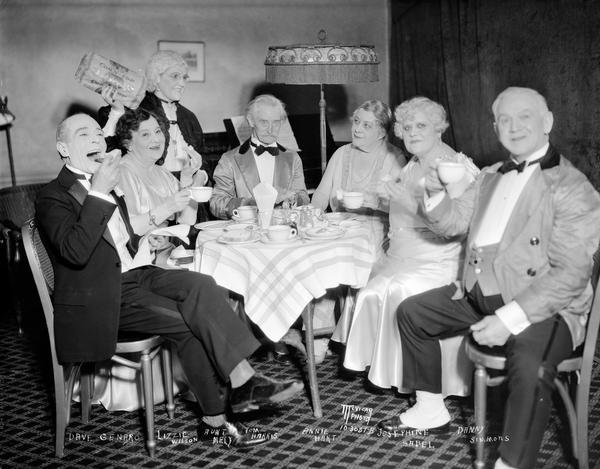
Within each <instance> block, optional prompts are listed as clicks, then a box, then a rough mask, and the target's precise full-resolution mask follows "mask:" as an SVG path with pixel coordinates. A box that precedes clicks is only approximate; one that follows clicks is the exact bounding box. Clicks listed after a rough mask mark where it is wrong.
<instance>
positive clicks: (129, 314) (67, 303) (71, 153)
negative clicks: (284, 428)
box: [36, 114, 303, 445]
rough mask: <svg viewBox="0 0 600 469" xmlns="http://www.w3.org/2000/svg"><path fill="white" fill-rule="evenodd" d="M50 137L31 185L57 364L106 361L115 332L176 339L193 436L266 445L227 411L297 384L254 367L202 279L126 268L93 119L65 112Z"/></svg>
mask: <svg viewBox="0 0 600 469" xmlns="http://www.w3.org/2000/svg"><path fill="white" fill-rule="evenodd" d="M56 140H57V143H56V148H57V150H58V152H59V154H60V155H61V158H62V159H63V160H64V161H65V166H64V167H63V168H62V170H61V171H60V173H59V175H58V177H57V178H56V179H55V180H53V181H51V182H50V183H49V184H48V185H47V186H45V187H44V188H43V189H42V190H41V191H40V193H39V195H38V198H37V200H36V219H37V221H38V224H39V227H40V232H41V234H42V237H43V238H42V239H43V241H44V244H45V246H46V248H47V250H48V253H49V255H50V258H51V261H52V265H53V267H54V278H55V288H54V293H53V296H52V301H53V305H54V324H55V341H56V349H57V355H58V359H59V361H61V362H62V363H73V362H96V361H101V360H106V359H109V358H110V357H111V356H112V355H113V354H114V351H115V345H116V341H117V334H118V332H120V331H134V332H144V333H149V334H159V335H161V336H163V337H165V338H166V339H167V340H168V341H170V342H172V343H173V344H174V345H175V347H176V350H177V353H178V354H179V357H180V359H181V363H182V366H183V369H184V371H185V374H186V377H187V379H188V382H189V385H190V389H191V391H192V392H193V393H194V395H195V397H196V399H197V401H198V403H199V405H200V408H201V411H202V413H203V417H202V421H201V423H200V430H199V434H200V435H199V436H202V435H204V434H207V430H208V429H212V428H215V427H216V428H218V429H219V430H220V431H222V433H223V434H225V435H226V436H230V437H232V439H233V441H234V444H237V445H254V444H258V443H262V442H265V441H267V439H268V435H266V436H265V435H259V437H258V438H256V436H257V435H256V434H252V433H245V432H243V431H242V430H241V429H240V427H236V426H235V425H233V424H231V423H230V422H228V421H227V420H226V416H225V414H226V411H228V410H230V409H231V410H232V411H233V412H234V413H236V412H245V411H250V410H256V409H259V408H260V407H262V406H265V405H268V406H272V405H273V404H274V403H276V402H280V401H282V400H285V399H287V398H289V397H291V396H292V395H294V394H295V393H297V392H299V391H300V390H301V389H302V388H303V385H302V383H299V382H295V381H289V382H278V381H274V380H271V379H268V378H266V377H264V376H261V375H258V374H257V373H255V372H254V370H253V368H252V366H251V365H250V364H249V362H248V361H247V359H246V358H247V357H248V356H250V355H251V354H252V353H253V352H254V351H255V350H256V349H257V347H258V346H259V343H258V342H257V340H256V339H255V338H254V337H253V336H252V334H251V333H250V331H249V330H248V328H247V327H246V325H245V324H244V323H243V322H242V321H241V319H239V318H238V317H237V316H236V314H235V313H234V312H233V310H232V309H231V308H230V306H229V304H228V302H227V297H226V293H225V290H223V289H222V288H220V287H218V286H217V285H216V283H215V282H214V280H213V279H212V278H211V277H208V276H205V275H202V274H198V273H194V272H189V271H186V270H164V269H162V268H159V267H156V266H154V265H145V266H142V267H137V268H134V266H133V259H134V256H135V254H136V249H137V242H138V237H137V236H136V235H135V234H134V233H133V229H132V227H131V225H130V223H129V217H128V215H127V209H126V206H125V203H124V201H123V199H122V198H121V197H119V194H118V192H119V191H118V187H117V182H118V180H119V160H120V154H119V152H118V150H115V153H112V152H111V153H109V154H107V153H105V150H106V143H105V140H104V137H103V134H102V130H101V129H100V126H99V125H98V123H97V122H96V121H95V120H94V119H92V118H91V117H90V116H88V115H85V114H77V115H74V116H71V117H68V118H67V119H65V120H64V121H63V122H62V123H61V124H60V126H59V127H58V130H57V139H56ZM161 238H162V237H158V239H159V240H160V239H161ZM153 244H154V246H155V248H157V249H160V247H161V246H160V245H157V244H156V243H153ZM227 391H229V392H227Z"/></svg>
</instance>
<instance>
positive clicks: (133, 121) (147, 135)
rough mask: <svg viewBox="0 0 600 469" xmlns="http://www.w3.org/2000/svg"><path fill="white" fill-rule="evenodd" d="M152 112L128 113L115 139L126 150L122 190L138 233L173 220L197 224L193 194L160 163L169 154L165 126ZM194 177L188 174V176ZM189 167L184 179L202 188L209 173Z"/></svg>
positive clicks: (120, 123) (120, 122) (185, 171)
mask: <svg viewBox="0 0 600 469" xmlns="http://www.w3.org/2000/svg"><path fill="white" fill-rule="evenodd" d="M160 121H161V120H160V119H157V118H156V117H155V116H154V115H153V114H152V113H150V112H148V111H146V110H145V109H142V108H138V109H136V110H134V111H132V110H127V111H125V113H124V114H123V115H122V116H121V118H120V119H119V120H118V122H117V125H116V129H115V138H116V141H117V143H118V145H119V146H120V147H121V148H123V149H124V150H125V154H124V155H123V159H122V161H121V165H120V169H121V171H120V180H119V188H120V189H121V190H122V191H123V193H124V196H125V202H126V203H127V209H128V212H129V216H130V220H131V225H132V226H133V229H134V231H135V232H136V233H137V234H140V235H142V234H144V233H146V232H148V231H149V230H151V229H153V228H156V227H157V226H160V225H163V224H164V225H166V224H167V223H168V222H169V221H176V222H180V223H186V224H189V225H193V224H194V223H195V222H196V210H197V208H198V203H197V202H195V201H194V200H193V199H191V198H190V191H189V190H187V189H186V188H185V187H182V184H181V182H180V181H178V180H177V179H176V178H175V176H173V174H171V173H170V172H169V171H167V169H166V168H165V167H164V166H163V165H157V164H156V162H157V161H158V160H159V159H161V158H162V156H163V154H164V152H165V145H166V143H165V140H166V139H165V132H166V129H165V127H164V124H163V125H161V123H160ZM188 172H189V173H190V174H187V173H188ZM193 172H194V169H193V167H191V166H187V167H185V168H183V170H182V171H181V176H182V178H181V179H182V180H190V181H192V183H194V179H195V178H199V179H200V181H198V184H197V185H202V183H203V182H204V179H205V174H203V173H196V175H195V176H194V175H193V174H192V173H193Z"/></svg>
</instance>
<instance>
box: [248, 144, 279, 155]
mask: <svg viewBox="0 0 600 469" xmlns="http://www.w3.org/2000/svg"><path fill="white" fill-rule="evenodd" d="M252 146H253V147H254V153H256V155H257V156H260V155H262V154H263V153H264V152H265V151H268V152H269V153H271V155H273V156H277V155H279V148H277V147H265V146H264V145H254V144H252Z"/></svg>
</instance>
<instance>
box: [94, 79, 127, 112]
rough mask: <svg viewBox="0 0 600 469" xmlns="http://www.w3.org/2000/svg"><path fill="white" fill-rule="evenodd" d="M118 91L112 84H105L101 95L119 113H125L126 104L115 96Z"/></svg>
mask: <svg viewBox="0 0 600 469" xmlns="http://www.w3.org/2000/svg"><path fill="white" fill-rule="evenodd" d="M116 93H117V91H116V90H115V89H114V88H113V87H112V86H110V85H104V86H103V87H102V91H101V92H100V95H101V96H102V98H104V101H106V102H107V103H108V104H109V105H110V107H111V108H112V109H113V110H114V111H115V112H117V113H118V114H123V113H124V112H125V106H124V105H123V103H122V102H121V101H119V100H118V99H116V98H115V94H116Z"/></svg>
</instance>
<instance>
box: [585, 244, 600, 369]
mask: <svg viewBox="0 0 600 469" xmlns="http://www.w3.org/2000/svg"><path fill="white" fill-rule="evenodd" d="M599 278H600V248H598V250H597V251H596V252H595V253H594V267H593V270H592V278H591V282H592V287H593V288H594V297H593V300H592V307H591V309H590V313H589V316H588V322H587V329H586V331H585V341H584V343H583V354H582V365H581V367H582V370H581V374H582V375H584V374H586V373H589V374H590V376H591V372H592V366H593V364H594V356H595V353H596V342H597V341H598V331H599V329H600V292H599V291H598V280H599Z"/></svg>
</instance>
